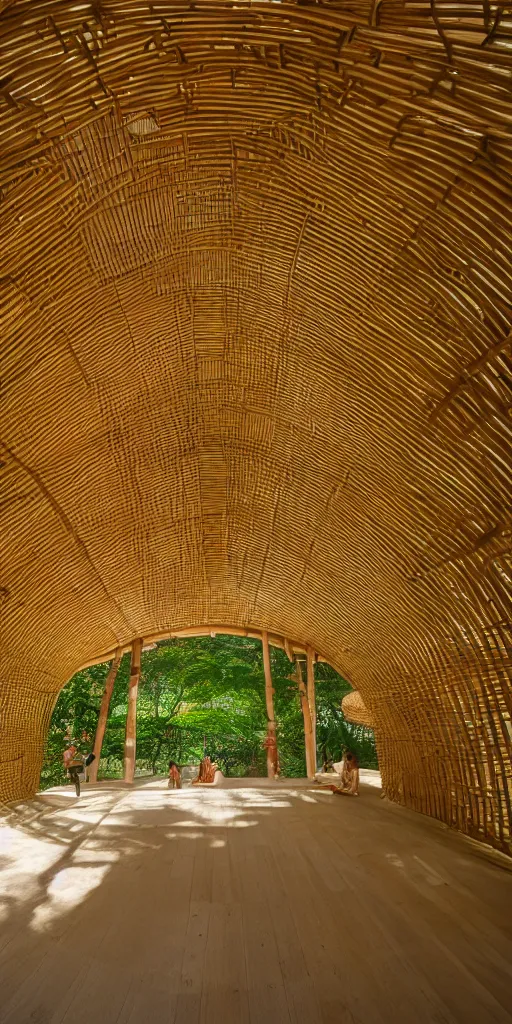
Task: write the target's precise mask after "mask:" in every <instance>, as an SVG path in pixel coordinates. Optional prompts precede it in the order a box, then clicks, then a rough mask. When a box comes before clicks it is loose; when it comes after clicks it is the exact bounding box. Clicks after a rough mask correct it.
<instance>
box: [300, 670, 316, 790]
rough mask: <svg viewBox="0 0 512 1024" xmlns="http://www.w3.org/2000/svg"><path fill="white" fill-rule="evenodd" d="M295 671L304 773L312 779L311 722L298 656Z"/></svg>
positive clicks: (312, 749) (313, 764) (313, 775)
mask: <svg viewBox="0 0 512 1024" xmlns="http://www.w3.org/2000/svg"><path fill="white" fill-rule="evenodd" d="M295 671H296V673H297V685H298V687H299V695H300V706H301V708H302V717H303V719H304V745H305V747H306V775H307V777H308V779H314V777H315V768H316V763H315V753H314V747H313V723H312V721H311V711H310V710H309V701H308V694H307V690H306V684H305V682H304V680H303V678H302V669H301V667H300V661H299V659H298V658H296V660H295Z"/></svg>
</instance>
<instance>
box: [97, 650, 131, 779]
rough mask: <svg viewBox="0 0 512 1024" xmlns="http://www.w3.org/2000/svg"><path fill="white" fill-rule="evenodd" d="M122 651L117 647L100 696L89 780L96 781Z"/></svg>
mask: <svg viewBox="0 0 512 1024" xmlns="http://www.w3.org/2000/svg"><path fill="white" fill-rule="evenodd" d="M122 657H123V652H122V649H121V648H120V647H118V649H117V651H116V653H115V655H114V660H113V662H112V664H111V666H110V668H109V671H108V676H107V678H106V680H105V689H104V690H103V697H102V698H101V707H100V714H99V718H98V724H97V726H96V735H95V737H94V747H93V748H92V752H93V754H94V757H95V760H94V761H93V762H92V764H91V765H90V766H89V782H97V781H98V768H99V764H100V757H101V748H102V746H103V739H104V736H105V729H106V727H107V718H108V709H109V707H110V698H111V697H112V690H113V689H114V683H115V681H116V676H117V670H118V668H119V665H120V664H121V658H122Z"/></svg>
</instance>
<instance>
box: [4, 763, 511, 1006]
mask: <svg viewBox="0 0 512 1024" xmlns="http://www.w3.org/2000/svg"><path fill="white" fill-rule="evenodd" d="M1 837H2V842H1V846H0V864H1V866H2V869H3V870H2V872H1V884H2V885H3V887H4V900H5V903H4V910H3V917H2V919H1V922H2V923H1V925H0V929H1V942H0V993H1V995H0V1021H1V1022H2V1024H7V1022H9V1024H63V1022H65V1024H145V1022H148V1024H150V1022H151V1024H244V1022H251V1024H287V1022H289V1021H294V1022H297V1024H299V1022H300V1024H321V1022H322V1024H374V1022H375V1024H382V1022H393V1024H396V1022H399V1024H401V1022H404V1024H409V1022H410V1024H423V1022H427V1021H428V1022H434V1021H435V1022H436V1024H445V1022H446V1024H448V1022H454V1021H457V1022H461V1024H473V1022H474V1024H490V1022H491V1021H492V1022H499V1024H505V1022H512V967H511V965H512V914H511V910H512V873H511V872H510V870H509V866H510V865H509V862H508V861H507V860H506V859H505V858H503V859H502V860H500V857H499V856H498V855H494V854H492V853H487V852H486V850H485V849H483V848H479V847H477V846H476V845H475V844H472V843H471V842H470V841H469V840H466V839H464V838H463V837H462V836H459V835H457V834H456V833H454V832H452V831H450V830H448V829H446V828H445V827H443V826H442V825H440V824H439V823H437V822H433V821H431V820H430V819H427V818H424V817H422V816H420V815H416V814H414V813H412V812H408V811H405V810H403V809H401V808H398V807H396V806H394V805H391V804H388V803H387V802H385V801H383V800H381V799H380V798H379V791H378V789H376V788H372V787H370V786H364V787H363V791H362V793H361V796H360V797H359V798H358V799H357V800H354V799H340V798H339V797H335V796H332V795H331V794H329V793H326V792H319V791H318V787H316V789H315V787H313V786H310V785H308V784H307V783H305V782H303V781H301V780H297V781H296V782H295V781H294V782H293V783H291V784H290V783H288V784H286V785H285V784H282V783H281V784H278V785H277V786H276V785H274V786H273V787H272V786H271V785H269V784H267V785H265V784H259V785H257V784H254V783H253V785H252V786H250V787H249V786H247V787H245V788H240V785H238V786H233V787H231V788H226V789H216V790H200V791H197V790H192V789H184V790H182V791H181V792H176V793H173V792H170V791H168V790H167V789H166V788H165V787H164V784H163V783H158V782H157V783H155V782H152V783H149V784H148V783H145V784H142V785H140V786H138V787H137V788H135V789H133V790H128V789H126V788H123V786H122V785H121V784H113V783H110V784H109V783H107V784H101V785H99V786H96V787H94V788H91V789H90V790H89V791H88V792H86V794H85V795H84V796H83V797H82V798H81V799H80V801H76V800H75V798H74V795H73V794H72V791H71V790H70V789H65V790H64V789H61V790H53V791H51V792H50V793H49V794H45V796H44V797H39V798H37V799H36V800H34V801H31V802H30V803H27V804H24V805H21V806H20V807H19V808H18V809H17V811H16V813H11V814H10V815H9V816H8V818H7V819H6V820H5V822H4V825H3V828H2V830H1Z"/></svg>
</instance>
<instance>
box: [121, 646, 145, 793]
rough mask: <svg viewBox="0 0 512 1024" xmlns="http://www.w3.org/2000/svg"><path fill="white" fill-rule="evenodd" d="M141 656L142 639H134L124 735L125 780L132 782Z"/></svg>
mask: <svg viewBox="0 0 512 1024" xmlns="http://www.w3.org/2000/svg"><path fill="white" fill-rule="evenodd" d="M141 656H142V640H134V641H133V644H132V663H131V666H130V683H129V687H128V714H127V715H126V735H125V740H124V781H125V782H133V779H134V776H135V751H136V747H137V693H138V690H139V678H140V662H141Z"/></svg>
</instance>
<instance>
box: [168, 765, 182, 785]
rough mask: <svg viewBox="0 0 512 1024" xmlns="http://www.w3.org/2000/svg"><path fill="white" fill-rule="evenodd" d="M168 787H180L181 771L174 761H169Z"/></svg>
mask: <svg viewBox="0 0 512 1024" xmlns="http://www.w3.org/2000/svg"><path fill="white" fill-rule="evenodd" d="M168 786H169V789H181V772H180V770H179V768H178V765H177V764H176V762H175V761H169V782H168Z"/></svg>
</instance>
